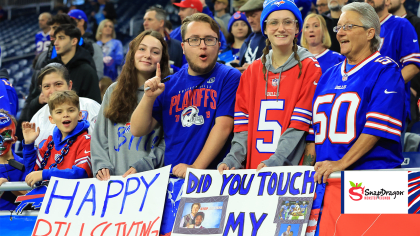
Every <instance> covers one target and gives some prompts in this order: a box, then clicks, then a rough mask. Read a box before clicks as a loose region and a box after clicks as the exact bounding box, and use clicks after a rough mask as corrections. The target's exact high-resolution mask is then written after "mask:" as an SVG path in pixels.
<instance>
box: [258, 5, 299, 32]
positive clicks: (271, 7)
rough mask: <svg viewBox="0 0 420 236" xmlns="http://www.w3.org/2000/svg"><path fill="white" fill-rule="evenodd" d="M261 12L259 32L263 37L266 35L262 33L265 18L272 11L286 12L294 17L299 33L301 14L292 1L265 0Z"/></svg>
mask: <svg viewBox="0 0 420 236" xmlns="http://www.w3.org/2000/svg"><path fill="white" fill-rule="evenodd" d="M263 7H264V8H263V11H262V13H261V18H260V25H261V31H262V33H263V35H264V36H265V37H267V35H266V34H265V33H264V25H265V24H264V21H265V20H267V17H268V16H269V15H270V14H271V13H272V12H274V11H280V10H288V11H291V12H292V13H293V15H295V17H296V19H297V20H298V23H299V32H300V31H302V26H303V21H302V14H301V13H300V11H299V8H298V7H297V6H296V4H295V2H294V1H293V0H265V2H264V5H263Z"/></svg>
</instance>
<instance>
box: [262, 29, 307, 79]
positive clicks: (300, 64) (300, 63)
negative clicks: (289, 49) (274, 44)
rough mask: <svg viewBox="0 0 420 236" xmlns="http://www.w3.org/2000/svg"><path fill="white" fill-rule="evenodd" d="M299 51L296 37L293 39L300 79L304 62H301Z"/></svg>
mask: <svg viewBox="0 0 420 236" xmlns="http://www.w3.org/2000/svg"><path fill="white" fill-rule="evenodd" d="M264 50H265V49H264ZM297 50H298V46H297V38H296V37H295V38H294V39H293V52H294V56H295V59H296V61H298V65H299V76H298V78H300V75H301V74H302V62H300V58H299V55H298V54H297Z"/></svg>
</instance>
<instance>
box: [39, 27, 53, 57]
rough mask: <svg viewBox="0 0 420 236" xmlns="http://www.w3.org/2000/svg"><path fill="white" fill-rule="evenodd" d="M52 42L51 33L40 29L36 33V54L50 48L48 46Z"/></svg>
mask: <svg viewBox="0 0 420 236" xmlns="http://www.w3.org/2000/svg"><path fill="white" fill-rule="evenodd" d="M50 44H51V39H50V35H49V34H48V33H47V34H44V32H42V31H39V32H38V33H37V34H36V35H35V45H36V54H40V53H41V52H43V51H46V50H48V46H50Z"/></svg>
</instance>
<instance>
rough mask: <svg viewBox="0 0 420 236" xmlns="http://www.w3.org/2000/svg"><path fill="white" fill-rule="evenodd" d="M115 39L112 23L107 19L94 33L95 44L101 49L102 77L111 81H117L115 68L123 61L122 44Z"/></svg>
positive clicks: (116, 69)
mask: <svg viewBox="0 0 420 236" xmlns="http://www.w3.org/2000/svg"><path fill="white" fill-rule="evenodd" d="M115 38H116V33H115V29H114V23H112V21H110V20H108V19H105V20H103V21H102V22H101V23H100V24H99V27H98V31H97V32H96V40H97V41H96V43H97V44H98V45H99V46H100V47H101V48H102V55H103V57H104V59H103V62H104V75H105V76H108V77H110V78H111V79H112V80H113V81H115V80H116V79H117V77H118V68H117V67H118V66H119V65H121V63H122V62H123V59H124V55H123V46H122V43H121V41H120V40H118V39H115Z"/></svg>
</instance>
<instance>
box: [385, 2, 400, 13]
mask: <svg viewBox="0 0 420 236" xmlns="http://www.w3.org/2000/svg"><path fill="white" fill-rule="evenodd" d="M400 8H401V1H398V5H395V6H392V7H390V8H388V11H389V13H391V14H394V13H395V12H396V11H398V10H400Z"/></svg>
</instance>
